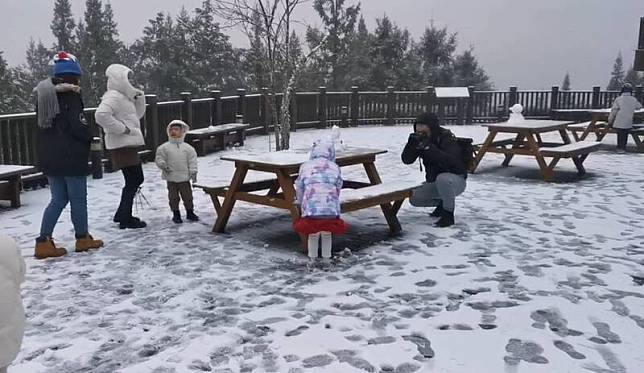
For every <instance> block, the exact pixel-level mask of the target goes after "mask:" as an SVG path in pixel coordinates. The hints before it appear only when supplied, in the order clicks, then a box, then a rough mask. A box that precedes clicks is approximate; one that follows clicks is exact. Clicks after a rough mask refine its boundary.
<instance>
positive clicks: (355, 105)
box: [349, 85, 360, 127]
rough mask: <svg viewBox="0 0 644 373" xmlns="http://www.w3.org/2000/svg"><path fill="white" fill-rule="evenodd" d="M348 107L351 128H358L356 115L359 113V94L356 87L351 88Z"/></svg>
mask: <svg viewBox="0 0 644 373" xmlns="http://www.w3.org/2000/svg"><path fill="white" fill-rule="evenodd" d="M349 102H350V104H349V106H350V107H351V126H352V127H357V126H358V114H359V112H360V93H359V92H358V87H357V86H355V85H354V86H353V87H351V97H350V98H349Z"/></svg>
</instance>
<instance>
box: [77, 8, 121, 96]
mask: <svg viewBox="0 0 644 373" xmlns="http://www.w3.org/2000/svg"><path fill="white" fill-rule="evenodd" d="M76 34H77V39H78V48H77V49H78V50H77V51H76V55H77V57H78V59H79V62H80V64H81V67H82V68H83V73H84V76H83V79H81V85H82V86H83V90H84V98H85V101H86V104H87V105H91V106H94V105H97V104H98V103H99V101H100V97H101V96H102V95H103V93H104V92H105V90H106V89H107V77H106V76H105V69H107V67H108V66H109V65H111V64H113V63H120V62H122V59H121V57H120V52H121V50H122V48H123V44H122V43H121V42H120V41H119V40H118V30H117V24H116V22H115V21H114V14H113V11H112V6H111V5H110V4H109V3H108V4H106V5H105V7H103V4H102V1H101V0H86V3H85V15H84V22H79V24H78V27H77V29H76Z"/></svg>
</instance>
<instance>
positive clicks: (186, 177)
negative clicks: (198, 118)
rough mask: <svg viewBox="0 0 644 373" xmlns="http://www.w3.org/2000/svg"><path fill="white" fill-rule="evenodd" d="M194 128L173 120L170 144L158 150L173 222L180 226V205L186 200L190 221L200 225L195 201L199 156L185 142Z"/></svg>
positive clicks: (170, 129) (169, 135)
mask: <svg viewBox="0 0 644 373" xmlns="http://www.w3.org/2000/svg"><path fill="white" fill-rule="evenodd" d="M189 129H190V127H189V126H188V125H187V124H186V123H184V122H182V121H180V120H173V121H172V122H170V124H168V128H167V132H168V141H167V142H166V143H164V144H162V145H161V146H159V147H158V148H157V154H156V158H155V162H156V164H157V166H158V167H159V168H160V169H161V172H162V174H161V176H162V177H163V179H164V180H166V181H167V183H168V199H169V200H170V209H171V210H172V221H173V222H175V223H177V224H180V223H183V220H181V213H180V212H179V201H180V200H181V199H183V205H184V206H185V207H186V218H187V219H188V220H190V221H198V220H199V217H198V216H197V215H195V212H194V203H193V201H192V186H191V185H190V181H191V180H192V182H193V183H196V182H197V152H196V151H195V149H194V148H193V147H192V146H190V145H189V144H186V143H185V142H184V141H183V139H184V138H185V136H186V132H188V130H189Z"/></svg>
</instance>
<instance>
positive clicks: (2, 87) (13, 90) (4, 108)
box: [0, 51, 29, 115]
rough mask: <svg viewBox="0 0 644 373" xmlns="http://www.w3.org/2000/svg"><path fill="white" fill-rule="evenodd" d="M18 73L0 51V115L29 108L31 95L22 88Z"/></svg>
mask: <svg viewBox="0 0 644 373" xmlns="http://www.w3.org/2000/svg"><path fill="white" fill-rule="evenodd" d="M17 75H18V71H17V69H13V68H11V67H10V66H9V65H8V64H7V61H6V60H5V59H4V57H3V56H2V51H0V115H1V114H12V113H18V112H22V111H26V110H28V100H29V95H28V94H26V93H25V92H24V91H23V90H22V89H21V86H20V84H19V82H18V76H17Z"/></svg>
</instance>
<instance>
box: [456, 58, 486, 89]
mask: <svg viewBox="0 0 644 373" xmlns="http://www.w3.org/2000/svg"><path fill="white" fill-rule="evenodd" d="M453 68H454V85H455V86H459V87H474V88H475V89H476V90H480V91H487V90H491V89H492V84H491V83H490V78H489V77H488V75H487V73H486V72H485V70H484V69H483V68H482V67H481V66H480V65H479V63H478V61H477V60H476V56H474V51H473V50H472V49H469V50H466V51H465V52H463V53H462V54H460V55H458V56H456V58H454V64H453Z"/></svg>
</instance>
